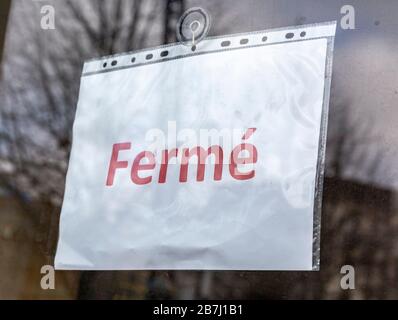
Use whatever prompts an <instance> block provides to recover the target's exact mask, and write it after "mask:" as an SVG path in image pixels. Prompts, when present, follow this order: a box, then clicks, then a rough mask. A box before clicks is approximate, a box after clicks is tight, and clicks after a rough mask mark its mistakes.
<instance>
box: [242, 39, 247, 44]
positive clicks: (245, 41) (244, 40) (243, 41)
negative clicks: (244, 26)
mask: <svg viewBox="0 0 398 320" xmlns="http://www.w3.org/2000/svg"><path fill="white" fill-rule="evenodd" d="M248 43H249V39H241V40H240V44H248Z"/></svg>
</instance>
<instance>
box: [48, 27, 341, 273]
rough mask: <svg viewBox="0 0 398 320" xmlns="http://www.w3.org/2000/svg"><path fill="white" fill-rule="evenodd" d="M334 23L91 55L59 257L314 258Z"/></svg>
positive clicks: (147, 260) (180, 260)
mask: <svg viewBox="0 0 398 320" xmlns="http://www.w3.org/2000/svg"><path fill="white" fill-rule="evenodd" d="M334 33H335V24H334V23H326V24H321V25H310V26H300V27H296V28H290V29H279V30H268V31H263V32H256V33H250V34H243V35H233V36H227V37H222V38H212V39H208V40H204V41H202V42H200V43H199V44H198V45H197V48H196V50H195V51H192V48H191V47H190V46H186V45H183V44H176V45H171V46H166V47H159V48H154V49H150V50H145V51H139V52H133V53H128V54H124V55H119V56H115V57H106V58H102V59H99V60H95V61H90V62H87V63H86V64H85V65H84V70H83V76H82V80H81V88H80V96H79V103H78V107H77V113H76V119H75V123H74V127H73V146H72V153H71V156H70V162H69V169H68V174H67V181H66V191H65V197H64V202H63V207H62V213H61V223H60V237H59V243H58V249H57V254H56V259H55V266H56V268H57V269H84V270H98V269H101V270H109V269H213V270H312V269H313V268H314V265H315V264H316V263H315V262H314V257H315V255H314V251H315V248H314V244H313V240H314V212H315V211H316V206H317V200H319V199H317V197H319V194H320V191H321V190H317V195H316V186H318V179H319V178H320V177H321V176H322V170H323V166H322V162H323V151H324V149H323V148H324V146H322V144H324V138H325V132H326V126H325V124H326V122H325V121H326V115H327V104H328V90H329V84H330V62H331V44H332V43H333V36H334ZM320 149H321V151H320ZM322 150H323V151H322ZM314 243H315V245H316V241H315V242H314Z"/></svg>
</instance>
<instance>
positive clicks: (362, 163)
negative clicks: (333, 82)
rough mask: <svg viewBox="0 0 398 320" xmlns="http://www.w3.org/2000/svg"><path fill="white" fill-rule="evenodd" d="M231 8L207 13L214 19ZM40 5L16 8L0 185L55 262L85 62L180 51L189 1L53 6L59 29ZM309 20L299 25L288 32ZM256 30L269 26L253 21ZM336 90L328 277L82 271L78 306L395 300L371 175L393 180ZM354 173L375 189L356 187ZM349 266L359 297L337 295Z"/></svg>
mask: <svg viewBox="0 0 398 320" xmlns="http://www.w3.org/2000/svg"><path fill="white" fill-rule="evenodd" d="M185 2H189V3H193V2H195V1H185ZM196 2H198V1H196ZM196 2H195V3H196ZM203 2H204V3H210V2H206V1H203ZM225 3H226V2H221V1H220V2H219V3H218V2H217V3H215V2H214V4H211V5H212V8H213V15H215V16H216V15H217V14H216V13H219V15H221V14H222V13H223V12H224V10H226V7H227V5H226V4H225ZM253 3H254V2H253ZM273 3H274V4H275V3H276V2H273ZM39 5H40V4H39V3H34V2H33V1H24V0H15V1H14V6H13V12H12V19H13V24H15V26H14V27H13V29H12V30H13V32H14V33H13V34H12V35H11V36H10V37H9V40H8V48H7V52H6V54H5V60H6V64H4V65H3V66H2V67H3V68H2V71H3V81H2V83H1V89H0V182H1V186H0V187H6V188H7V189H8V190H12V192H13V194H14V195H15V196H16V197H18V198H19V199H20V200H21V203H23V204H25V206H26V208H25V209H26V212H27V213H29V214H30V215H31V217H30V218H32V217H33V220H35V221H36V222H35V223H36V225H38V226H39V227H38V229H37V233H38V234H37V235H36V239H39V241H40V243H41V244H42V247H43V250H44V252H45V253H46V254H47V255H48V256H49V258H50V260H51V259H52V257H53V255H54V250H55V245H56V239H57V232H58V218H59V212H60V206H61V201H62V196H63V192H64V179H65V175H66V169H67V163H68V158H69V152H70V148H71V133H72V124H73V120H74V114H75V108H76V103H77V97H78V91H79V82H80V76H81V69H82V65H83V61H84V60H87V59H90V58H94V57H100V56H104V55H111V54H115V53H121V52H126V51H131V50H135V49H141V48H144V47H149V46H154V45H160V44H163V43H169V42H174V41H175V24H176V21H177V19H178V18H179V17H180V16H181V14H182V12H183V11H184V1H183V0H167V1H160V0H145V1H144V0H134V1H132V0H113V1H104V0H88V1H77V0H69V1H62V2H60V1H56V2H55V6H56V30H54V31H43V30H41V29H40V27H39V26H40V24H39V22H38V21H39V20H40V16H38V14H37V12H40V10H37V8H38V6H39ZM253 6H254V5H253ZM32 12H33V13H35V12H36V14H32ZM336 12H337V11H336ZM238 13H239V12H238ZM226 16H227V15H226ZM231 16H232V18H231ZM231 16H227V17H226V19H227V20H228V21H227V23H224V24H222V23H218V29H217V31H218V32H219V33H230V31H231V30H232V31H233V32H236V29H239V28H241V24H239V22H236V21H239V20H236V21H235V20H234V19H233V18H234V16H233V15H231ZM60 17H62V19H61V18H60ZM242 19H243V18H242ZM220 20H221V19H220ZM244 20H247V19H246V17H244ZM249 20H250V19H249ZM289 21H290V20H289ZM304 21H305V22H307V19H306V18H305V17H303V16H302V15H300V16H298V17H296V18H294V19H293V20H292V23H293V22H296V23H297V24H300V23H303V22H304ZM309 22H311V21H309ZM249 27H250V28H253V29H256V28H258V29H262V28H263V27H262V24H261V26H257V25H256V24H255V21H254V19H253V20H250V21H249V22H248V24H247V25H245V28H246V29H247V28H249ZM246 29H244V28H242V30H239V31H240V32H242V31H248V30H246ZM339 90H341V89H339V88H335V87H334V88H332V97H331V106H330V121H329V137H328V150H327V171H326V174H327V176H328V178H327V179H326V182H325V191H324V195H325V196H324V212H323V217H322V219H323V227H322V250H321V255H322V257H321V258H322V263H321V272H317V273H312V272H301V273H297V272H289V273H287V272H284V273H282V272H84V273H83V274H82V276H81V281H80V290H79V294H78V297H79V298H82V299H90V298H115V299H123V298H250V297H252V298H260V297H261V298H324V297H328V298H329V297H333V298H348V297H350V298H356V297H364V298H379V297H387V298H389V297H395V298H397V297H398V292H397V288H396V286H394V288H392V289H391V288H390V289H389V290H388V291H386V290H385V289H384V287H385V286H388V285H391V284H392V283H395V284H396V283H398V275H397V270H398V264H397V255H398V250H397V246H396V243H397V240H398V239H397V237H398V230H397V223H398V221H397V208H396V199H395V193H393V192H391V191H390V190H388V189H385V188H381V187H376V186H373V185H372V181H373V180H374V179H372V177H375V176H378V175H381V174H382V176H383V179H385V180H388V179H389V178H392V177H390V176H389V174H388V173H387V174H386V172H389V169H390V168H389V167H388V165H387V163H386V162H385V159H384V158H383V157H382V156H381V155H382V154H383V150H382V146H381V144H380V143H379V142H380V137H379V136H378V135H377V134H375V133H372V132H373V123H371V122H370V121H363V118H360V119H355V118H354V115H352V112H351V111H350V108H349V107H350V105H351V101H350V100H349V99H347V98H346V96H345V95H343V94H342V93H341V91H339ZM354 173H356V175H357V176H358V175H359V176H361V177H364V179H365V180H367V181H368V182H369V183H368V184H364V183H358V182H353V181H348V179H349V178H350V177H352V176H355V174H354ZM27 199H28V202H27ZM32 203H40V206H36V205H35V206H34V205H32ZM344 264H352V265H354V266H356V267H357V268H358V274H359V277H358V287H359V289H360V290H358V291H355V292H347V291H342V290H340V288H339V279H340V278H339V277H340V274H339V271H340V267H341V266H342V265H344Z"/></svg>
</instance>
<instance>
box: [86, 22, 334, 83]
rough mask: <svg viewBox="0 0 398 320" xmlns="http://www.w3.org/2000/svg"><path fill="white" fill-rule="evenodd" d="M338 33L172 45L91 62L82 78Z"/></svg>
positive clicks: (330, 29) (318, 27)
mask: <svg viewBox="0 0 398 320" xmlns="http://www.w3.org/2000/svg"><path fill="white" fill-rule="evenodd" d="M335 32H336V21H331V22H323V23H316V24H307V25H299V26H292V27H285V28H277V29H268V30H261V31H254V32H247V33H237V34H231V35H224V36H215V37H209V38H206V39H204V40H202V41H201V42H200V43H198V44H197V45H196V46H194V47H191V46H186V45H183V44H182V43H172V44H167V45H163V46H158V47H153V48H147V49H142V50H137V51H131V52H127V53H121V54H116V55H111V56H104V57H101V58H95V59H91V60H88V61H86V62H85V63H84V67H83V76H84V75H89V74H95V73H103V72H110V71H112V70H114V71H116V70H120V69H125V68H130V67H134V66H140V65H144V64H152V63H156V62H162V61H168V60H172V59H173V57H174V58H175V57H179V56H188V55H189V56H195V55H199V54H201V53H204V52H211V51H219V50H220V49H224V50H229V49H236V48H244V47H245V46H246V47H251V46H256V45H267V44H273V43H274V44H275V43H284V42H292V41H299V40H301V41H302V40H311V39H319V38H324V37H325V38H326V37H333V36H334V35H335Z"/></svg>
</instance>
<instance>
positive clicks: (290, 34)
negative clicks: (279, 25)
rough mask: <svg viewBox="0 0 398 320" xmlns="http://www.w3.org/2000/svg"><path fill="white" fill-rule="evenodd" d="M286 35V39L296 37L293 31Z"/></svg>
mask: <svg viewBox="0 0 398 320" xmlns="http://www.w3.org/2000/svg"><path fill="white" fill-rule="evenodd" d="M285 37H286V39H292V38H293V37H294V33H293V32H289V33H286V36H285Z"/></svg>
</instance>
